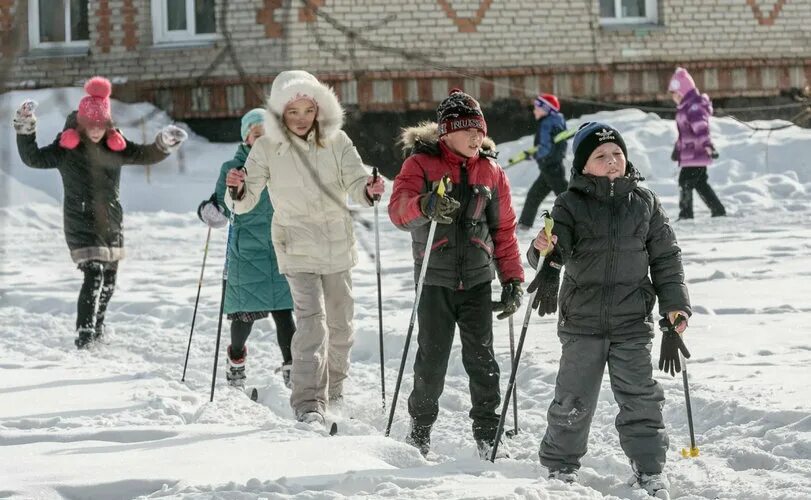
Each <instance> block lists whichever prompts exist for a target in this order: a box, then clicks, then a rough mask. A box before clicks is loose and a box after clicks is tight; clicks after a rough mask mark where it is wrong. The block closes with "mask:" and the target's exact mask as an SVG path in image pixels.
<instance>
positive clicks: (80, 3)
mask: <svg viewBox="0 0 811 500" xmlns="http://www.w3.org/2000/svg"><path fill="white" fill-rule="evenodd" d="M87 4H88V1H87V0H29V1H28V39H29V44H30V45H31V48H53V47H73V46H76V47H86V46H87V45H88V40H89V39H90V33H89V30H88V24H87Z"/></svg>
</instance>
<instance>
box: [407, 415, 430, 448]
mask: <svg viewBox="0 0 811 500" xmlns="http://www.w3.org/2000/svg"><path fill="white" fill-rule="evenodd" d="M405 442H406V444H410V445H411V446H413V447H414V448H416V449H418V450H419V451H420V454H421V455H422V456H423V457H425V456H427V455H428V452H429V451H430V450H431V426H430V425H419V424H417V423H416V422H414V421H413V420H412V421H411V430H410V431H409V433H408V436H406V438H405Z"/></svg>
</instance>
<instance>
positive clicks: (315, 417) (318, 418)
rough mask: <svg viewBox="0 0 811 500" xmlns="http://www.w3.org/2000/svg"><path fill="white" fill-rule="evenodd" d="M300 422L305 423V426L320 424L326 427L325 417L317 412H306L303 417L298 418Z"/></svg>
mask: <svg viewBox="0 0 811 500" xmlns="http://www.w3.org/2000/svg"><path fill="white" fill-rule="evenodd" d="M298 421H299V422H304V423H305V424H320V425H324V422H325V420H324V415H321V413H319V412H317V411H305V412H304V413H302V414H301V415H299V416H298Z"/></svg>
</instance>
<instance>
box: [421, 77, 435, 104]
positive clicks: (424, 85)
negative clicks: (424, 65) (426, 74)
mask: <svg viewBox="0 0 811 500" xmlns="http://www.w3.org/2000/svg"><path fill="white" fill-rule="evenodd" d="M417 95H418V96H419V98H420V102H433V101H434V90H433V87H432V86H431V79H430V78H420V79H419V80H417Z"/></svg>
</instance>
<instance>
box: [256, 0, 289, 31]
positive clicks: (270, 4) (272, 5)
mask: <svg viewBox="0 0 811 500" xmlns="http://www.w3.org/2000/svg"><path fill="white" fill-rule="evenodd" d="M282 4H284V0H265V2H264V7H262V8H261V9H259V10H257V11H256V24H261V25H262V26H264V27H265V38H281V37H283V36H284V26H283V25H282V23H277V22H276V21H274V20H273V13H274V12H275V11H276V9H279V8H281V7H282Z"/></svg>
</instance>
